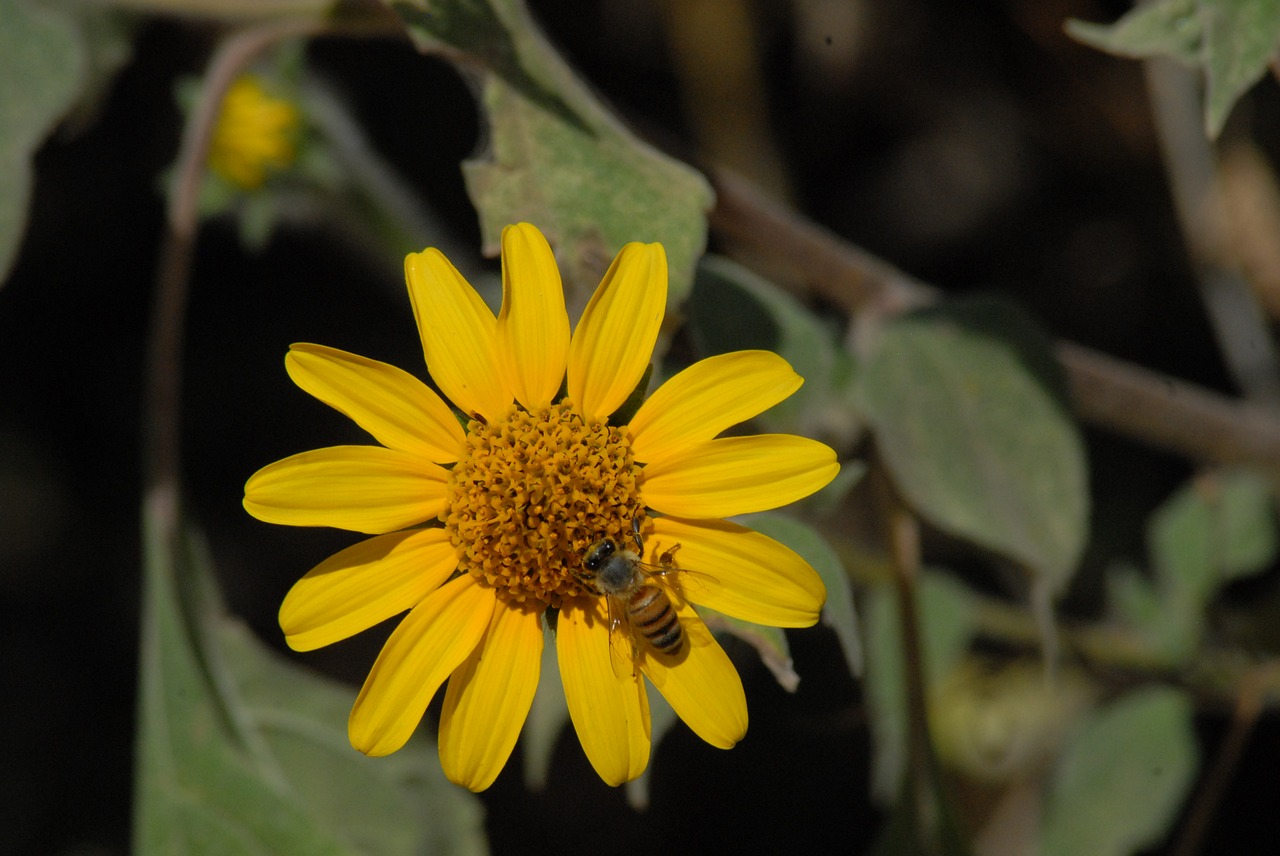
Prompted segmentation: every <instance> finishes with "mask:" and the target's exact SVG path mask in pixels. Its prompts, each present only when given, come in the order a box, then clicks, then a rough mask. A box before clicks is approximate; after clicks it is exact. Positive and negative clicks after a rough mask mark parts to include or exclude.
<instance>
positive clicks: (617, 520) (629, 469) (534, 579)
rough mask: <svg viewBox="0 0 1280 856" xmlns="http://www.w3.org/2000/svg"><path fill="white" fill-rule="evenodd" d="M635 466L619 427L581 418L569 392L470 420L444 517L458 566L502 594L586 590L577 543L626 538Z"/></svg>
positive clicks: (557, 599)
mask: <svg viewBox="0 0 1280 856" xmlns="http://www.w3.org/2000/svg"><path fill="white" fill-rule="evenodd" d="M636 473H637V469H636V465H635V459H634V458H633V457H632V454H631V442H630V441H629V440H628V439H627V437H626V435H625V434H624V433H623V432H622V430H621V429H619V428H616V427H611V426H609V425H608V424H606V423H604V422H588V421H587V420H586V419H584V418H583V417H582V415H581V414H579V413H577V412H576V411H574V409H573V407H572V405H571V404H570V403H569V402H567V401H566V402H563V403H561V404H553V405H551V406H550V407H548V408H545V409H542V410H538V411H535V412H527V411H524V410H520V409H516V410H514V411H513V412H512V413H511V414H510V415H509V416H507V417H506V419H504V420H502V421H500V422H497V423H494V424H486V423H483V422H480V421H479V420H472V422H471V424H470V425H469V427H468V432H467V452H466V454H465V455H464V456H463V457H462V459H461V460H460V461H458V463H457V465H456V466H454V468H453V473H452V477H451V478H450V482H449V486H450V493H451V496H450V500H449V510H448V511H447V512H446V514H445V517H444V522H445V526H446V527H447V528H448V530H449V533H450V535H451V536H452V538H453V544H454V546H455V547H457V548H458V549H459V555H460V559H459V567H460V568H461V569H462V570H464V571H466V572H467V573H469V574H471V575H472V576H474V577H475V578H476V579H478V580H481V581H483V582H485V583H487V584H488V585H490V586H493V588H495V589H496V590H497V592H498V596H499V597H501V598H502V599H504V600H506V601H508V602H510V603H525V602H526V601H528V600H530V599H532V600H533V601H537V602H541V603H542V604H544V605H546V606H555V607H558V606H560V604H561V601H562V599H564V598H572V597H577V596H580V595H583V594H588V593H589V592H587V590H586V589H585V588H583V586H582V584H581V583H579V582H578V579H577V577H576V576H575V571H577V572H579V573H580V572H581V567H582V554H583V552H584V551H585V550H587V549H588V548H589V547H590V546H591V544H593V543H594V542H595V541H597V540H599V539H601V538H606V537H611V538H614V539H616V540H618V541H619V542H622V541H624V540H625V539H627V538H629V537H630V535H629V533H630V532H631V521H632V520H634V519H636V518H637V517H639V516H641V515H643V514H644V503H643V502H641V500H640V491H639V488H638V487H637V485H636Z"/></svg>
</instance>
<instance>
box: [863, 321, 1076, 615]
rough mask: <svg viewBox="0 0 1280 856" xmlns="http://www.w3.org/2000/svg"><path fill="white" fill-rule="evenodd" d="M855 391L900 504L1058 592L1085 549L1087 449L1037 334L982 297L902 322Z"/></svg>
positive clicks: (892, 328)
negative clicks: (1000, 556) (900, 497)
mask: <svg viewBox="0 0 1280 856" xmlns="http://www.w3.org/2000/svg"><path fill="white" fill-rule="evenodd" d="M859 386H860V392H861V400H862V403H863V407H864V411H865V414H866V418H867V421H868V422H869V423H870V425H871V429H872V432H873V433H874V435H875V439H876V447H877V449H878V450H879V452H880V454H881V456H882V458H883V460H884V462H885V464H886V465H887V466H888V469H889V472H890V474H891V475H892V477H893V481H894V483H895V485H896V486H897V488H898V489H899V490H900V491H901V493H902V495H903V496H904V497H905V499H906V500H907V502H908V503H910V505H911V506H912V507H913V508H915V510H916V511H917V512H919V513H920V514H921V515H923V516H924V517H925V518H927V519H928V520H929V521H930V522H932V523H933V524H934V525H936V526H938V527H939V528H941V529H944V530H946V531H948V532H951V533H952V534H954V535H958V536H960V537H963V538H968V539H970V540H972V541H974V542H976V543H978V544H981V545H983V546H985V547H987V548H989V549H991V550H994V551H996V552H998V553H1002V554H1004V555H1005V556H1007V557H1009V558H1011V559H1013V560H1015V561H1017V562H1019V563H1021V564H1022V565H1023V566H1025V567H1026V568H1027V569H1028V570H1029V571H1030V572H1031V573H1032V574H1033V575H1035V576H1037V577H1039V578H1041V579H1043V580H1045V581H1046V582H1047V583H1048V584H1049V586H1050V587H1051V588H1052V589H1053V590H1054V591H1057V592H1061V591H1062V589H1063V588H1064V587H1065V586H1066V584H1067V582H1068V581H1069V580H1070V578H1071V575H1072V574H1073V573H1074V572H1075V569H1076V565H1077V562H1078V561H1079V558H1080V554H1081V552H1082V551H1083V549H1084V545H1085V540H1086V537H1087V527H1088V501H1089V497H1088V486H1087V483H1086V482H1087V475H1086V465H1085V456H1084V448H1083V444H1082V443H1081V440H1080V436H1079V434H1078V433H1077V431H1076V426H1075V423H1074V422H1073V421H1072V419H1071V417H1070V415H1069V413H1068V409H1067V406H1066V404H1065V402H1064V399H1065V396H1064V393H1063V390H1062V386H1061V379H1060V376H1059V375H1058V372H1057V366H1056V364H1055V363H1054V362H1053V361H1052V358H1051V355H1050V351H1049V349H1048V345H1047V343H1046V342H1045V340H1044V338H1043V337H1042V336H1041V335H1040V333H1039V331H1038V330H1037V329H1036V328H1035V327H1034V326H1033V325H1032V324H1031V323H1030V322H1029V321H1027V319H1026V318H1025V317H1024V316H1023V315H1022V314H1021V313H1020V312H1018V311H1017V310H1016V309H1014V308H1013V307H1010V306H1008V305H1007V304H1003V303H1000V302H997V301H994V300H989V299H977V300H970V301H965V302H962V303H958V304H955V305H951V306H946V307H941V308H937V309H930V310H926V311H923V312H918V313H913V314H910V315H906V316H903V317H902V318H900V319H898V320H896V321H894V322H893V323H891V324H890V325H889V326H888V327H886V328H885V330H884V331H883V332H882V334H881V336H880V338H879V339H878V340H877V342H876V343H875V348H874V351H873V352H872V353H871V354H869V355H868V356H867V358H866V361H865V363H864V364H863V365H862V367H861V372H860V375H859Z"/></svg>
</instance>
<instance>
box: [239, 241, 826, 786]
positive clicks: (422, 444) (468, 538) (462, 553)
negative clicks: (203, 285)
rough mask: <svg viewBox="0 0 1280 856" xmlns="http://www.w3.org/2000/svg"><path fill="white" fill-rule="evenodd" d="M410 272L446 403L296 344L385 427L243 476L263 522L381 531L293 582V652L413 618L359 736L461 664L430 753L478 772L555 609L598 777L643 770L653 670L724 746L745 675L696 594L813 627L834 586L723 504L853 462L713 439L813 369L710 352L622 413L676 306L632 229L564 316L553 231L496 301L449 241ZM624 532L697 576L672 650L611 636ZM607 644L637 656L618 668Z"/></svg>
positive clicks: (406, 712) (513, 719)
mask: <svg viewBox="0 0 1280 856" xmlns="http://www.w3.org/2000/svg"><path fill="white" fill-rule="evenodd" d="M405 270H406V277H407V280H408V285H409V296H410V298H411V300H412V303H413V310H414V314H415V317H416V320H417V324H418V330H419V333H420V335H421V338H422V348H423V352H424V355H425V357H426V363H427V370H428V372H429V373H430V375H431V378H432V380H433V381H434V382H435V385H436V387H438V388H439V389H440V391H441V392H443V394H444V396H445V397H447V399H448V401H447V402H446V401H445V399H443V398H441V397H440V396H439V395H437V394H436V393H435V392H434V391H432V390H431V389H430V388H428V387H427V386H426V385H425V384H424V383H422V382H421V381H419V380H417V379H416V378H414V377H413V376H411V375H409V374H407V373H406V372H404V371H401V370H400V369H398V368H394V367H392V366H390V365H387V364H385V363H381V362H377V361H375V360H370V359H365V358H364V357H359V356H356V355H354V354H349V353H346V352H343V351H339V350H335V349H333V348H326V347H321V346H319V345H310V344H297V345H294V346H292V348H291V349H290V351H289V354H288V356H287V357H286V358H285V367H286V369H287V370H288V372H289V375H290V376H291V377H292V378H293V380H294V382H296V383H297V384H298V385H299V386H300V387H302V388H303V389H304V390H306V391H307V392H308V393H310V394H311V395H313V396H315V397H316V398H318V399H320V400H321V401H323V402H325V403H326V404H328V405H330V406H332V407H334V408H336V409H338V410H339V411H341V412H342V413H344V414H346V415H347V416H349V417H350V418H351V419H353V420H354V421H355V422H356V423H357V424H358V425H360V426H361V427H362V428H364V429H365V430H366V431H368V432H369V433H370V434H371V435H372V436H373V438H374V439H375V440H376V441H377V442H378V444H379V445H369V446H337V447H332V448H327V449H318V450H314V451H310V452H303V453H301V454H298V455H294V456H292V457H289V458H286V459H284V460H282V461H278V462H276V463H274V464H271V465H269V466H267V467H264V468H263V469H262V470H260V471H258V472H257V473H256V474H254V475H253V476H252V477H251V478H250V479H249V482H248V484H247V485H246V486H245V499H244V506H245V508H246V509H247V510H248V511H249V513H250V514H252V515H253V516H255V517H257V518H258V519H260V520H264V521H266V522H269V523H282V524H287V525H292V526H334V527H338V528H342V529H349V530H352V531H356V532H363V533H367V534H370V535H373V536H374V537H372V538H370V539H368V540H365V541H362V542H360V543H357V544H355V545H354V546H351V547H348V548H347V549H345V550H343V551H341V552H339V553H338V554H336V555H334V556H332V557H330V558H329V559H327V560H326V561H324V562H322V563H321V564H320V565H319V566H317V567H316V568H314V569H312V570H311V571H310V572H309V573H308V574H307V575H306V576H304V577H303V578H302V579H301V580H300V581H299V582H298V583H297V584H296V585H295V586H294V587H293V589H292V590H291V591H290V592H289V594H288V595H287V596H286V598H285V601H284V604H283V605H282V606H281V608H280V625H281V627H282V628H283V630H284V633H285V637H286V639H287V641H288V643H289V645H290V646H291V647H293V648H294V649H295V650H299V651H306V650H311V649H314V648H318V647H320V646H323V645H328V644H330V643H332V642H336V641H338V640H340V639H345V638H347V637H349V636H352V635H353V634H356V633H359V632H360V631H362V630H365V629H366V628H369V627H371V626H373V625H375V624H377V623H379V622H381V621H384V620H385V619H388V618H391V617H393V616H396V615H399V614H401V613H405V612H406V611H407V614H406V615H405V616H404V618H403V619H402V620H401V621H400V623H399V625H398V626H397V627H396V629H395V630H394V632H392V634H391V636H390V637H389V638H388V640H387V642H386V645H385V647H384V648H383V649H382V652H381V653H380V654H379V656H378V658H377V660H376V662H375V663H374V664H373V668H372V670H371V671H370V673H369V677H368V679H367V680H366V681H365V684H364V687H363V688H362V689H361V690H360V694H359V696H358V697H357V698H356V701H355V705H354V707H353V709H352V711H351V718H350V722H349V734H350V738H351V743H352V745H353V746H355V748H356V749H359V750H360V751H361V752H364V753H366V754H369V755H386V754H388V753H391V752H394V751H396V750H397V749H399V748H400V747H401V746H403V745H404V743H405V741H406V740H408V739H409V736H410V735H411V734H412V733H413V731H414V730H415V729H416V728H417V726H418V723H419V720H420V719H421V718H422V715H423V713H424V711H425V710H426V707H427V704H428V703H429V702H430V701H431V698H432V697H433V696H434V695H435V693H436V691H437V690H438V689H439V688H440V686H441V684H443V683H444V682H445V681H446V680H447V681H448V686H447V688H446V690H445V696H444V706H443V710H442V714H441V719H440V733H439V750H440V759H441V763H442V765H443V767H444V771H445V773H446V775H447V776H448V777H449V778H450V779H451V780H452V781H454V782H456V783H458V784H460V785H463V786H465V787H468V788H470V789H472V790H475V791H479V790H483V789H484V788H487V787H488V786H489V785H490V784H491V783H492V782H493V780H494V779H495V778H496V777H497V775H498V773H499V772H500V771H501V769H502V767H503V765H504V764H505V763H506V760H507V758H508V756H509V755H510V753H511V750H512V748H513V747H514V745H515V742H516V739H517V738H518V736H519V733H520V730H521V727H522V726H523V724H524V720H525V718H526V716H527V714H528V711H529V707H530V704H531V703H532V700H533V695H534V690H535V689H536V687H537V683H538V678H539V667H540V663H541V657H542V647H543V638H544V635H543V622H544V620H550V619H551V616H549V615H548V613H549V611H550V612H551V613H552V615H554V619H555V620H554V627H555V629H556V635H555V645H556V656H557V660H558V663H559V668H560V675H561V680H562V682H563V684H564V691H565V697H566V700H567V703H568V708H569V715H570V718H571V720H572V722H573V724H574V728H575V730H576V731H577V734H578V737H579V739H580V740H581V742H582V746H583V749H584V750H585V752H586V755H587V757H588V759H589V760H590V761H591V764H592V765H593V766H594V768H595V769H596V771H597V772H598V773H599V774H600V776H601V778H603V779H604V781H606V782H607V783H609V784H610V785H618V784H621V783H622V782H625V781H628V780H630V779H633V778H635V777H636V776H638V775H639V774H640V773H641V772H642V771H643V770H644V768H645V766H646V765H647V763H648V758H649V748H650V733H649V706H648V698H647V695H646V692H647V691H646V687H645V680H644V679H645V678H646V677H647V678H648V680H649V681H650V682H652V683H653V684H654V685H655V686H656V687H658V689H659V691H660V692H662V694H663V695H664V696H665V697H666V699H667V700H668V701H669V702H670V704H671V706H672V707H673V708H674V709H675V711H676V712H677V713H678V714H679V715H680V717H681V718H682V719H683V720H684V721H685V722H686V723H687V724H688V726H689V727H690V728H691V729H692V730H693V731H694V732H695V733H696V734H698V735H699V736H700V737H701V738H702V739H703V740H705V741H707V742H708V743H710V744H712V745H714V746H718V747H722V748H728V747H731V746H733V745H734V744H735V743H736V742H737V741H738V740H740V739H741V738H742V737H743V735H744V734H745V733H746V729H747V708H746V698H745V696H744V693H743V690H742V683H741V681H740V679H739V677H738V674H737V671H736V670H735V669H734V666H733V664H732V663H731V662H730V660H729V658H728V657H727V656H726V655H725V653H724V651H723V650H722V649H721V647H720V645H719V644H718V643H717V642H716V640H715V638H714V637H713V636H712V635H711V633H710V631H709V630H708V629H707V627H706V625H705V624H703V622H702V620H701V619H700V618H699V617H698V613H697V612H695V611H694V609H693V608H692V606H691V602H692V603H697V604H701V605H705V606H707V607H710V608H712V609H715V610H718V611H720V612H721V613H724V614H726V615H730V616H735V617H738V618H742V619H745V620H748V621H753V622H756V623H760V624H770V625H774V626H780V627H804V626H808V625H811V624H813V623H814V622H815V621H816V620H817V618H818V614H819V612H820V610H821V608H822V604H823V602H824V600H825V598H826V591H825V589H824V587H823V585H822V582H821V580H820V579H819V577H818V575H817V574H816V573H815V572H814V570H813V569H812V568H811V567H809V565H808V564H807V563H806V562H805V561H804V560H803V559H801V558H800V557H799V556H798V555H797V554H796V553H794V552H792V551H791V550H790V549H788V548H787V547H784V546H783V545H782V544H779V543H778V542H776V541H773V540H772V539H770V538H767V537H765V536H764V535H761V534H759V533H756V532H753V531H751V530H749V529H746V528H744V527H742V526H739V525H737V524H734V523H729V522H726V521H725V520H723V519H721V518H724V517H728V516H732V515H737V514H746V513H749V512H754V511H762V510H765V509H768V508H775V507H777V506H780V505H784V504H786V503H790V502H793V501H795V500H797V499H800V498H801V497H804V496H807V495H809V494H811V493H813V492H814V491H816V490H818V489H819V488H821V487H822V486H824V485H825V484H827V483H828V482H829V481H830V480H831V479H832V478H833V477H834V476H835V474H836V472H837V471H838V469H839V465H838V464H837V462H836V456H835V453H834V452H833V451H832V450H831V449H830V448H828V447H827V446H825V445H823V444H821V443H818V442H815V441H813V440H808V439H805V438H802V437H794V436H790V435H759V436H746V437H725V438H720V437H718V436H717V435H719V434H720V433H721V432H722V431H724V430H725V429H727V428H729V427H730V426H733V425H735V424H737V423H739V422H742V421H744V420H746V419H749V418H751V417H753V416H756V415H757V414H759V413H761V412H763V411H764V410H766V409H767V408H769V407H772V406H773V405H774V404H777V403H778V402H779V401H781V400H783V399H785V398H786V397H787V396H789V395H791V394H792V393H793V392H795V391H796V389H798V388H799V386H800V384H801V383H802V381H801V379H800V377H799V376H798V375H796V373H795V372H794V371H793V370H792V369H791V367H790V366H789V365H788V364H787V363H786V361H784V360H783V359H782V358H780V357H778V356H776V355H774V354H771V353H768V352H764V351H741V352H736V353H730V354H724V355H721V356H717V357H712V358H710V359H706V360H703V361H701V362H699V363H696V364H694V365H693V366H690V367H689V368H688V369H686V370H684V371H682V372H680V373H679V374H677V375H675V376H674V377H672V378H671V379H670V380H668V381H667V382H666V383H664V384H663V385H662V386H661V387H660V388H659V389H658V390H657V391H656V392H654V394H653V395H652V396H650V397H649V398H648V400H647V401H645V402H644V403H643V404H641V405H640V406H639V408H638V409H637V410H635V413H634V415H633V416H631V417H630V419H629V420H626V421H625V423H623V424H615V421H616V422H619V423H622V419H620V418H618V417H616V416H615V414H618V413H620V412H622V411H620V408H622V406H623V404H624V402H626V401H627V400H628V398H629V397H630V396H631V394H632V392H633V391H634V390H635V389H636V387H637V386H638V385H639V384H640V383H641V381H642V378H643V377H644V374H645V371H646V368H647V366H648V364H649V360H650V358H651V356H652V351H653V346H654V342H655V340H656V338H657V335H658V328H659V326H660V324H661V322H662V317H663V313H664V309H665V306H666V298H667V264H666V255H665V253H664V252H663V249H662V247H661V245H659V244H638V243H633V244H628V245H627V246H625V247H623V249H622V251H621V252H620V253H618V256H617V258H616V259H614V262H613V265H612V266H611V267H610V268H609V271H608V273H606V274H605V277H604V280H603V281H602V282H601V283H600V286H599V288H598V289H597V290H596V292H595V295H594V296H593V297H592V298H591V301H590V303H589V304H588V306H587V308H586V310H585V312H584V313H583V316H582V318H581V320H580V321H579V322H578V324H577V327H576V328H575V329H574V330H573V331H572V333H570V329H569V319H568V317H567V315H566V312H565V306H564V294H563V291H562V288H561V282H560V274H559V271H558V270H557V267H556V263H555V258H554V256H553V255H552V252H551V248H550V247H549V246H548V244H547V241H546V239H545V238H544V237H543V236H542V234H541V233H540V232H539V231H538V230H537V229H536V228H534V227H533V226H530V225H528V224H523V223H522V224H519V225H516V226H509V227H507V228H506V229H505V230H504V231H503V233H502V283H503V299H502V308H501V311H500V312H499V313H498V315H497V317H494V314H493V313H492V311H490V310H489V308H488V307H487V306H486V305H485V303H484V302H483V301H482V300H481V298H480V297H479V295H478V294H476V292H475V291H474V290H473V289H472V288H471V286H470V285H468V284H467V282H466V281H465V280H464V279H463V278H462V276H461V275H460V274H459V273H458V271H457V270H455V269H454V267H453V266H452V265H451V264H450V263H449V261H448V260H447V259H445V257H444V256H443V255H441V254H440V253H439V252H438V251H436V250H434V249H428V250H425V251H423V252H421V253H415V254H413V255H410V256H409V257H408V258H407V259H406V260H405ZM458 414H461V419H460V418H459V415H458ZM611 417H614V418H613V419H611ZM463 420H466V427H465V428H464V427H463V424H462V421H463ZM633 529H634V530H635V531H636V532H638V533H640V534H641V535H642V537H643V544H644V545H645V547H646V549H647V550H649V551H650V552H649V555H647V556H645V557H644V558H645V560H646V561H648V562H651V563H654V564H657V563H659V562H661V563H663V564H664V566H665V567H667V568H678V569H680V570H683V569H688V570H689V571H691V572H695V571H696V574H695V573H689V574H687V576H689V577H694V576H695V575H696V581H697V585H696V586H694V585H690V586H688V587H687V589H686V588H684V587H683V586H682V585H681V582H680V578H681V577H682V576H685V574H681V573H672V574H662V575H660V576H659V575H655V576H654V577H652V578H651V579H652V580H655V581H656V584H657V585H659V586H661V587H662V589H663V590H664V591H665V592H666V593H667V594H668V595H669V599H670V602H671V606H672V609H673V610H674V611H675V613H676V615H677V616H678V620H679V624H680V628H681V630H682V631H683V636H684V644H683V645H682V646H681V647H680V648H679V650H678V651H676V652H667V653H661V652H659V651H657V650H656V649H649V648H647V647H646V646H645V645H644V644H642V643H641V642H639V641H637V639H638V637H635V635H634V634H630V635H628V634H625V633H623V629H622V628H620V627H619V621H618V618H619V616H617V615H614V616H612V617H611V615H610V606H609V605H608V604H607V602H606V601H607V599H606V598H605V597H603V596H601V595H600V594H599V593H597V591H596V590H594V589H593V587H592V586H591V585H590V579H589V577H587V576H584V565H583V557H584V555H585V554H586V553H587V552H588V551H589V550H591V548H592V546H593V545H594V544H598V543H599V542H600V541H601V540H602V539H606V538H608V539H612V540H613V541H614V542H615V543H616V544H618V545H621V546H622V548H623V549H627V545H630V544H632V543H633V541H634V540H635V539H634V538H633ZM623 623H624V624H625V622H623ZM619 646H621V649H622V650H625V651H626V652H627V656H628V657H629V658H631V664H630V668H619V667H618V657H617V655H616V652H617V651H618V650H619Z"/></svg>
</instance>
